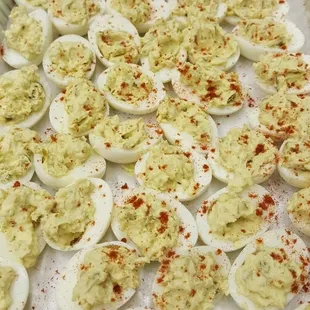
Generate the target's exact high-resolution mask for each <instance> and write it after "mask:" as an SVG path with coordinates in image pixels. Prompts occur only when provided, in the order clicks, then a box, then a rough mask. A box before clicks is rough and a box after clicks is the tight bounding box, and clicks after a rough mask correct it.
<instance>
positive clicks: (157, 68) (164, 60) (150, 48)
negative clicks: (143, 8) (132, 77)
mask: <svg viewBox="0 0 310 310" xmlns="http://www.w3.org/2000/svg"><path fill="white" fill-rule="evenodd" d="M184 28H185V26H184V25H183V24H182V23H180V22H178V21H176V20H173V19H170V20H164V19H160V20H158V21H157V22H156V23H155V24H154V25H153V26H152V27H151V28H150V30H149V31H148V32H147V33H146V34H145V36H144V37H143V38H142V39H141V50H140V52H141V64H142V67H143V68H145V69H146V70H150V71H152V72H154V73H155V75H156V76H157V77H158V78H159V79H160V80H161V81H162V82H163V83H168V82H170V81H171V79H172V77H173V75H174V74H175V73H176V66H177V65H179V64H181V63H183V62H185V61H186V58H187V52H186V49H185V47H184V46H183V41H184V34H183V32H184Z"/></svg>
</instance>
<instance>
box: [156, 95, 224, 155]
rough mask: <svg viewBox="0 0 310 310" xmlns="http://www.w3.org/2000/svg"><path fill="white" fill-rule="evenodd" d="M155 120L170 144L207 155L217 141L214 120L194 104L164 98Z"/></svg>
mask: <svg viewBox="0 0 310 310" xmlns="http://www.w3.org/2000/svg"><path fill="white" fill-rule="evenodd" d="M156 118H157V121H158V123H159V126H160V127H161V129H162V130H163V132H164V135H165V137H166V138H167V140H168V141H169V142H170V143H171V144H175V145H179V146H181V147H184V148H187V149H193V150H195V151H197V152H199V153H203V154H207V153H208V152H209V151H210V148H211V147H212V146H214V145H215V143H216V141H217V136H218V130H217V127H216V124H215V122H214V120H213V119H212V117H211V116H210V115H208V114H207V112H206V111H205V110H204V109H202V108H200V107H199V105H197V104H196V103H194V102H191V101H187V100H182V99H177V98H171V97H166V98H165V100H164V101H162V102H161V104H160V105H159V107H158V110H157V116H156Z"/></svg>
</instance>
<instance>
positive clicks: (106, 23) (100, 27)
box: [88, 15, 140, 67]
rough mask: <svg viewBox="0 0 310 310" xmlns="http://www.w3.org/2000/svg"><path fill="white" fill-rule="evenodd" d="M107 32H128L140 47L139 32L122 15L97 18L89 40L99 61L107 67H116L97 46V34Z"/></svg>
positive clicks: (90, 28)
mask: <svg viewBox="0 0 310 310" xmlns="http://www.w3.org/2000/svg"><path fill="white" fill-rule="evenodd" d="M106 30H114V31H125V32H128V33H129V34H130V35H132V37H133V40H134V42H135V43H136V45H137V46H138V47H139V46H140V37H139V34H138V31H137V29H136V28H135V26H134V25H133V24H132V23H131V22H130V21H129V20H128V19H126V18H124V17H122V16H121V15H103V16H98V17H96V18H95V19H94V21H93V22H92V24H91V25H90V27H89V31H88V40H89V42H90V44H91V46H92V48H93V50H94V51H95V53H96V55H97V57H98V59H99V60H100V61H101V63H102V64H103V65H104V66H106V67H111V66H113V65H114V63H113V62H111V61H109V60H108V59H106V58H105V57H103V56H102V54H101V52H100V50H99V48H98V44H97V33H98V32H103V31H106Z"/></svg>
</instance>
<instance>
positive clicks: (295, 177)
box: [277, 140, 310, 188]
mask: <svg viewBox="0 0 310 310" xmlns="http://www.w3.org/2000/svg"><path fill="white" fill-rule="evenodd" d="M289 141H290V140H285V141H284V142H283V143H282V145H281V147H280V160H279V162H278V165H277V167H278V172H279V174H280V176H281V177H282V178H283V179H284V181H285V182H287V183H288V184H290V185H292V186H294V187H298V188H304V187H307V186H310V179H309V178H308V177H307V175H303V174H299V173H298V170H294V169H291V168H287V167H285V166H283V164H282V159H281V155H282V154H283V150H284V147H285V145H286V144H287V143H288V142H289ZM294 141H295V140H294ZM296 142H298V141H296ZM309 175H310V172H309Z"/></svg>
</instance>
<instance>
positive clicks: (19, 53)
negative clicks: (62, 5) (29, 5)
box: [3, 6, 53, 69]
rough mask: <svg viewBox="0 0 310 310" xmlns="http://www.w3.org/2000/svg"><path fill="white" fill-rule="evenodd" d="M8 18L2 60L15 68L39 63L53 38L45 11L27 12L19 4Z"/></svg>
mask: <svg viewBox="0 0 310 310" xmlns="http://www.w3.org/2000/svg"><path fill="white" fill-rule="evenodd" d="M10 20H11V22H10V24H9V28H8V29H7V30H6V31H5V32H4V40H3V60H4V61H5V62H6V63H8V64H9V65H10V66H11V67H13V68H16V69H20V68H22V67H25V66H29V65H31V64H33V65H39V64H40V63H41V62H42V59H43V56H44V53H45V51H46V50H47V48H48V46H49V45H50V44H51V42H52V40H53V30H52V24H51V22H50V20H49V18H48V15H47V13H46V12H45V11H44V10H42V9H36V10H35V11H33V12H31V13H29V14H28V13H27V11H26V9H25V7H23V6H20V7H16V8H13V10H12V11H11V14H10Z"/></svg>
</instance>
